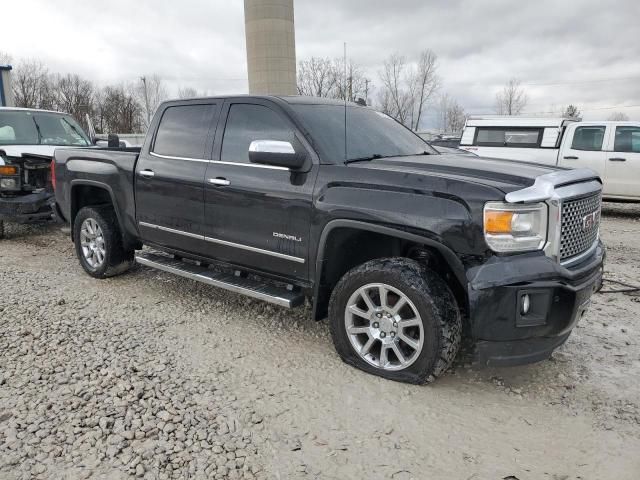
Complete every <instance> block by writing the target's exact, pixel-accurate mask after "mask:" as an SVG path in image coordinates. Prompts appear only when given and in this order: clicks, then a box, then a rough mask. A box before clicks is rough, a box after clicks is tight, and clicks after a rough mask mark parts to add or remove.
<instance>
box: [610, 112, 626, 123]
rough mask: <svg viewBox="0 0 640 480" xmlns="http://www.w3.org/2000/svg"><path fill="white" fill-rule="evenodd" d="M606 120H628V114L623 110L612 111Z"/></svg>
mask: <svg viewBox="0 0 640 480" xmlns="http://www.w3.org/2000/svg"><path fill="white" fill-rule="evenodd" d="M607 120H612V121H614V122H626V121H628V120H629V115H627V114H626V113H623V112H613V113H612V114H611V115H609V118H607Z"/></svg>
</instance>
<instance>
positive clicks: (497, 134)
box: [474, 127, 543, 148]
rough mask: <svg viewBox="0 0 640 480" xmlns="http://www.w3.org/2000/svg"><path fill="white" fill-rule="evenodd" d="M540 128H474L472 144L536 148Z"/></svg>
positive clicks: (540, 133) (540, 134)
mask: <svg viewBox="0 0 640 480" xmlns="http://www.w3.org/2000/svg"><path fill="white" fill-rule="evenodd" d="M542 131H543V129H541V128H502V127H500V128H496V127H478V128H476V138H475V142H474V145H477V146H480V147H521V148H522V147H524V148H538V147H540V140H541V138H542Z"/></svg>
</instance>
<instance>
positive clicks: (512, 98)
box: [495, 78, 529, 115]
mask: <svg viewBox="0 0 640 480" xmlns="http://www.w3.org/2000/svg"><path fill="white" fill-rule="evenodd" d="M528 101H529V98H528V96H527V93H526V92H525V91H524V89H523V88H522V87H521V86H520V80H517V79H515V78H512V79H511V80H509V82H507V84H506V85H505V86H504V88H503V89H502V91H501V92H499V93H498V94H497V95H496V106H495V111H496V113H497V114H498V115H520V114H521V113H522V111H523V110H524V108H525V107H526V106H527V102H528Z"/></svg>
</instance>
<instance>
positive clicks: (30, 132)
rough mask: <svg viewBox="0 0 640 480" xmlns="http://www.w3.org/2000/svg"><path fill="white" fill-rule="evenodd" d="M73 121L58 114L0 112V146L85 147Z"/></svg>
mask: <svg viewBox="0 0 640 480" xmlns="http://www.w3.org/2000/svg"><path fill="white" fill-rule="evenodd" d="M89 144H90V142H89V138H88V137H87V135H86V133H84V131H83V130H82V127H81V126H80V125H79V124H78V122H76V121H75V120H74V119H73V117H70V116H69V115H64V114H60V113H47V112H31V111H26V110H4V111H3V110H0V145H75V146H83V147H84V146H87V145H89Z"/></svg>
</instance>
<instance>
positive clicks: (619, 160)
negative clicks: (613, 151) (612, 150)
mask: <svg viewBox="0 0 640 480" xmlns="http://www.w3.org/2000/svg"><path fill="white" fill-rule="evenodd" d="M609 161H610V162H626V161H627V159H626V158H621V157H613V158H610V159H609Z"/></svg>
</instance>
